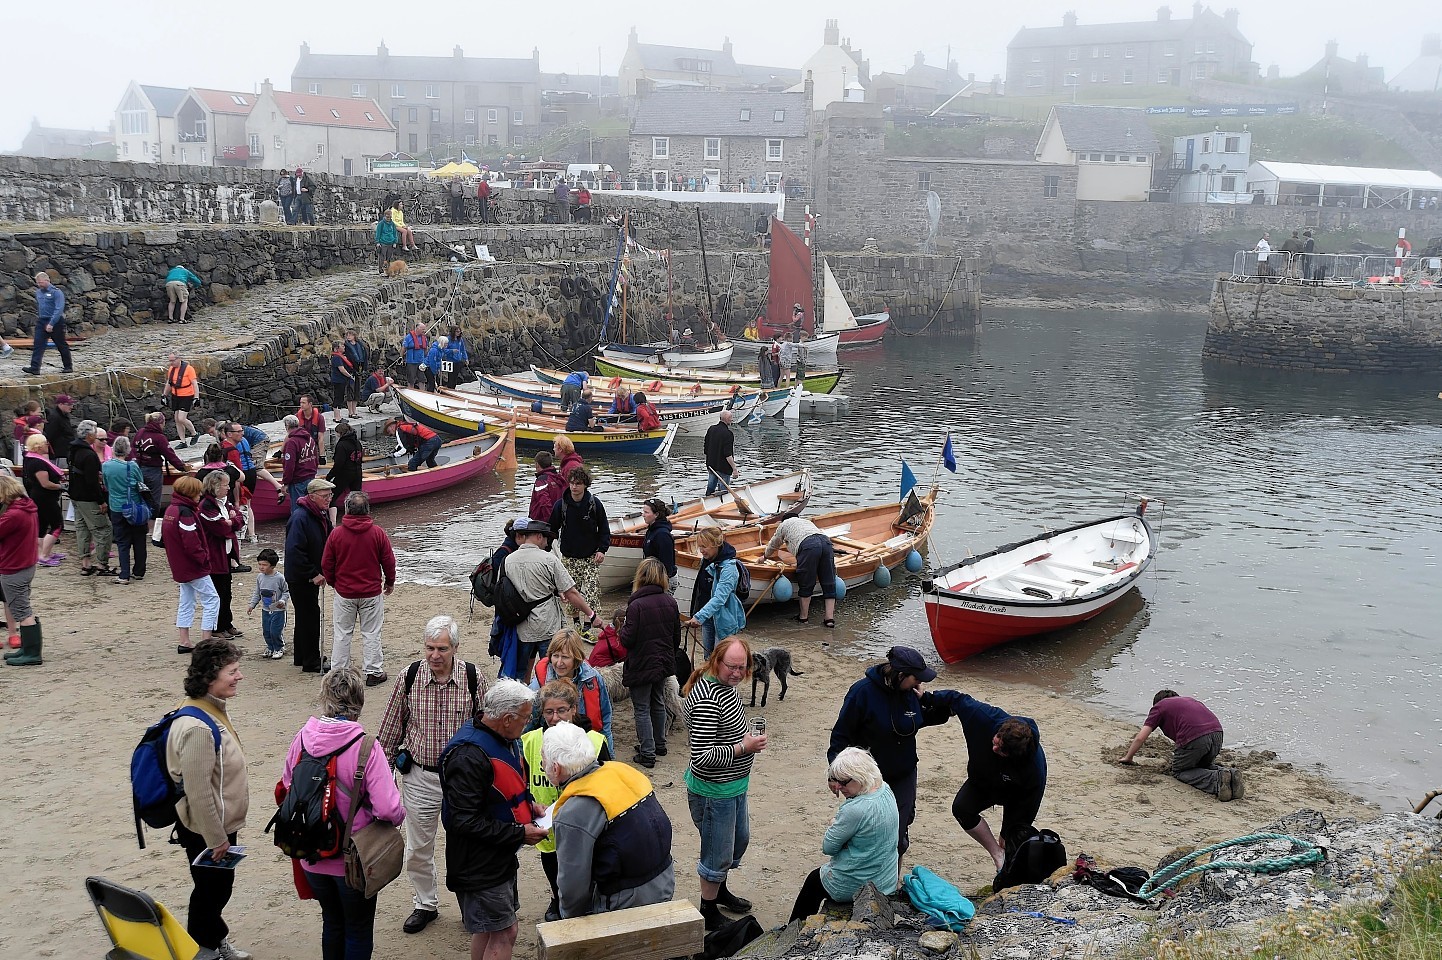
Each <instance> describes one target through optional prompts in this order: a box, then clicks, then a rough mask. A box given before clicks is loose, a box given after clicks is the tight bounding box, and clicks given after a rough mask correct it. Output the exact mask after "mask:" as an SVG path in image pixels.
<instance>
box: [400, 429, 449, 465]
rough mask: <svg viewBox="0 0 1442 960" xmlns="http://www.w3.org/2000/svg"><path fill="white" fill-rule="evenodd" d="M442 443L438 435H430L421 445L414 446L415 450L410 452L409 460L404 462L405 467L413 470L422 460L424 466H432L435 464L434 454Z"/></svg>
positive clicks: (438, 450)
mask: <svg viewBox="0 0 1442 960" xmlns="http://www.w3.org/2000/svg"><path fill="white" fill-rule="evenodd" d="M442 443H444V441H443V440H442V439H441V438H440V437H431V438H430V439H429V440H424V441H422V442H421V445H420V446H419V447H416V452H415V453H413V454H411V459H410V462H408V463H407V464H406V469H407V470H415V469H417V468H418V467H420V465H421V462H422V461H425V465H426V466H428V467H434V466H435V465H436V454H437V453H439V452H440V449H441V444H442Z"/></svg>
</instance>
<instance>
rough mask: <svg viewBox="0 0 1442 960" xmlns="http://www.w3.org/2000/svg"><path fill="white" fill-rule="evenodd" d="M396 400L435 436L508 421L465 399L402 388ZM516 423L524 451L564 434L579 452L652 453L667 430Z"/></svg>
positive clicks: (487, 429) (490, 428)
mask: <svg viewBox="0 0 1442 960" xmlns="http://www.w3.org/2000/svg"><path fill="white" fill-rule="evenodd" d="M396 401H397V402H398V403H399V404H400V407H401V410H402V412H404V413H405V415H406V416H408V417H410V418H411V419H412V420H415V421H416V422H417V423H423V424H425V425H426V426H428V427H430V428H431V429H432V430H435V431H437V432H438V433H445V434H449V435H451V436H469V435H471V434H473V433H498V432H499V431H501V430H504V429H505V428H506V423H507V421H503V420H501V419H500V417H499V416H494V415H486V414H484V413H482V412H479V411H477V410H476V409H475V408H473V407H471V406H469V405H467V404H466V402H465V399H464V398H461V399H451V398H450V397H449V396H445V395H441V394H434V393H427V392H425V391H422V390H411V389H409V388H401V389H399V390H397V391H396ZM515 421H516V446H517V447H521V448H525V449H542V450H549V449H551V446H552V444H554V443H555V440H556V436H557V435H558V434H562V433H564V434H565V435H566V436H567V437H569V438H570V439H571V442H572V443H573V444H575V447H576V449H577V450H578V451H590V452H592V453H641V454H651V453H655V452H656V451H657V450H659V449H660V448H661V444H662V443H664V442H665V440H666V434H667V433H668V432H669V428H662V429H660V430H649V431H647V430H615V429H608V430H605V431H603V432H599V433H598V432H595V431H587V430H578V431H574V432H572V431H568V430H562V429H557V428H555V427H551V426H542V425H540V424H537V423H534V422H532V420H531V419H530V418H528V417H525V416H523V415H521V414H520V413H519V412H516V414H515Z"/></svg>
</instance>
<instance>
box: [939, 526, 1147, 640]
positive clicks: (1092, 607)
mask: <svg viewBox="0 0 1442 960" xmlns="http://www.w3.org/2000/svg"><path fill="white" fill-rule="evenodd" d="M1109 534H1110V535H1111V536H1108V535H1109ZM1156 544H1157V539H1156V534H1155V532H1154V531H1153V530H1152V528H1151V526H1150V524H1148V523H1147V522H1146V520H1145V519H1144V518H1142V517H1140V516H1135V515H1130V514H1127V515H1122V516H1117V517H1109V518H1107V519H1105V520H1101V521H1095V522H1089V523H1085V524H1080V525H1078V526H1075V527H1070V528H1068V529H1066V530H1060V531H1056V532H1052V533H1046V534H1043V535H1041V536H1038V537H1033V538H1032V539H1030V540H1025V541H1022V542H1021V543H1017V544H1009V545H1007V546H1005V547H1001V548H998V549H997V550H995V551H992V552H991V553H988V554H983V555H982V556H979V557H969V558H967V559H966V560H963V561H962V562H961V563H959V564H956V565H954V566H953V567H950V568H948V569H947V570H945V571H942V573H941V574H939V575H938V576H937V577H935V578H934V579H932V580H929V581H927V582H926V583H925V584H923V586H922V597H921V599H922V602H923V604H924V606H925V612H926V623H927V626H928V628H929V629H930V631H931V639H932V643H933V644H935V646H936V652H937V653H939V654H940V655H941V658H942V659H943V660H945V661H946V662H947V663H957V662H960V661H962V660H965V659H966V658H967V657H971V656H975V655H976V654H978V653H981V652H982V651H985V650H989V649H991V648H992V647H995V646H998V645H1000V644H1003V643H1007V642H1008V641H1011V640H1016V639H1019V638H1021V637H1030V636H1036V635H1038V634H1043V633H1050V632H1052V631H1054V630H1061V629H1063V628H1065V627H1070V626H1074V625H1075V624H1078V623H1083V622H1085V621H1087V620H1090V619H1091V618H1093V617H1095V616H1097V615H1098V614H1100V613H1102V612H1103V611H1105V610H1107V609H1108V608H1109V607H1111V606H1112V605H1113V604H1115V603H1116V602H1117V601H1119V600H1121V599H1122V598H1123V597H1125V596H1126V595H1127V594H1128V593H1130V592H1131V591H1132V590H1134V589H1136V587H1137V584H1138V582H1139V581H1140V580H1141V578H1142V575H1143V574H1144V573H1145V572H1146V571H1147V569H1148V568H1149V567H1150V565H1151V561H1152V559H1153V557H1154V556H1155V553H1156Z"/></svg>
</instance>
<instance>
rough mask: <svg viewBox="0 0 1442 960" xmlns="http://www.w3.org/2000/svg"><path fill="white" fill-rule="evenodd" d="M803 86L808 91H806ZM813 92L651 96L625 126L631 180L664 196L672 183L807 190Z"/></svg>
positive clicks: (696, 92) (705, 92) (668, 93)
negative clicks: (743, 184)
mask: <svg viewBox="0 0 1442 960" xmlns="http://www.w3.org/2000/svg"><path fill="white" fill-rule="evenodd" d="M808 87H809V85H808ZM811 95H812V94H811V90H810V89H809V88H808V89H807V90H805V91H804V92H802V93H770V92H765V91H751V92H744V93H734V92H729V91H719V90H709V91H708V90H657V91H655V92H653V93H651V94H649V95H647V96H644V97H642V98H641V99H640V101H639V102H638V103H637V105H636V112H635V116H634V118H633V119H632V121H631V171H630V172H631V176H632V177H634V178H635V179H638V180H642V181H645V180H648V179H649V180H650V181H651V182H652V184H653V185H654V188H655V189H659V190H664V189H666V186H665V185H666V184H667V183H668V182H670V183H672V184H673V186H674V183H675V178H676V177H678V176H679V177H680V178H681V180H682V181H683V182H685V181H688V180H694V181H696V182H697V183H698V184H699V183H701V182H702V181H703V180H706V179H709V180H710V183H711V186H712V188H713V189H719V188H721V187H725V188H726V189H728V190H734V189H736V185H737V184H738V183H739V182H740V181H742V180H745V181H746V183H747V187H748V189H749V188H750V184H751V182H752V181H753V180H754V181H755V183H756V187H757V189H762V186H761V185H762V184H765V183H779V182H780V181H781V179H782V178H785V180H786V181H787V182H788V183H790V184H793V185H796V184H800V185H804V186H805V187H807V188H809V186H810V184H811V160H812V153H813V150H812V142H811V141H812V137H811V111H810V109H809V104H810V103H811Z"/></svg>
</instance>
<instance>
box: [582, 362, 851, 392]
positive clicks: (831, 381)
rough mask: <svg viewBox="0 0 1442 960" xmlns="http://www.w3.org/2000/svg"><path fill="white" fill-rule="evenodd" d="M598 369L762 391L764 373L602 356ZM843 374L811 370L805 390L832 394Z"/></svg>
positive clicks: (605, 372)
mask: <svg viewBox="0 0 1442 960" xmlns="http://www.w3.org/2000/svg"><path fill="white" fill-rule="evenodd" d="M596 370H597V371H598V372H600V373H601V375H602V376H607V377H637V378H640V379H642V380H660V381H662V382H669V383H682V384H687V385H689V384H692V383H699V384H701V385H702V386H703V387H704V386H708V385H709V386H713V387H714V386H730V385H731V384H739V385H741V386H745V387H753V388H756V389H760V387H761V374H759V373H754V372H751V371H749V370H748V371H740V370H682V369H680V368H677V367H667V366H662V365H660V364H655V363H642V362H640V361H636V360H614V359H606V358H602V357H597V358H596ZM841 374H842V371H841V370H840V369H837V370H808V371H806V379H805V380H804V381H802V382H803V383H804V384H805V386H806V389H807V390H808V391H810V392H811V393H830V392H831V391H832V390H835V389H836V384H837V383H839V382H840V380H841Z"/></svg>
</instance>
